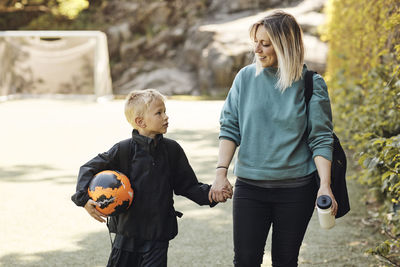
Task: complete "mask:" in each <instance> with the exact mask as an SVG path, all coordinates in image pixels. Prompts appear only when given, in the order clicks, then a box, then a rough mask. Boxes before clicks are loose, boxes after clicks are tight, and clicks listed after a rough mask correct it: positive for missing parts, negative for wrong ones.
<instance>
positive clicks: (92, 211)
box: [84, 199, 107, 223]
mask: <svg viewBox="0 0 400 267" xmlns="http://www.w3.org/2000/svg"><path fill="white" fill-rule="evenodd" d="M96 206H100V204H99V203H97V202H95V201H93V200H92V199H89V200H88V202H86V204H85V207H84V208H85V210H86V211H87V212H88V213H89V215H90V216H92V217H93V218H94V219H95V220H97V221H99V222H102V223H104V222H106V220H104V218H106V217H107V216H106V215H104V214H103V213H101V212H100V211H98V210H96Z"/></svg>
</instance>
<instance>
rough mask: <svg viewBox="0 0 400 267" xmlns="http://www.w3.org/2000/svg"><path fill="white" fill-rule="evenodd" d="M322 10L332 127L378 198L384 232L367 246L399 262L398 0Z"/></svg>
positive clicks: (347, 1)
mask: <svg viewBox="0 0 400 267" xmlns="http://www.w3.org/2000/svg"><path fill="white" fill-rule="evenodd" d="M326 14H327V18H328V19H327V24H326V25H325V26H324V27H323V29H322V36H323V40H326V41H328V42H329V55H328V67H327V74H326V76H327V82H328V86H329V88H330V94H331V99H332V105H333V112H334V123H335V129H336V131H337V132H339V135H340V136H341V137H342V139H343V141H344V143H345V146H346V147H347V149H349V150H351V151H352V152H354V155H355V157H356V158H355V160H356V161H357V162H358V163H359V165H361V166H362V167H363V168H362V169H361V171H360V172H358V173H357V177H356V178H357V179H358V181H359V182H360V183H363V184H366V185H368V187H369V188H370V192H375V194H376V195H375V196H376V197H377V198H378V199H379V200H380V202H379V206H380V209H379V211H380V213H379V214H380V215H379V219H380V221H381V223H382V225H381V226H382V232H383V233H385V234H386V235H387V236H388V240H387V241H385V242H383V243H381V244H379V245H378V246H377V247H375V248H371V249H370V250H369V252H370V253H371V254H375V255H379V256H381V257H382V258H383V259H384V260H385V261H386V262H387V263H390V264H393V265H400V256H399V255H400V254H399V249H400V241H399V238H400V202H399V199H400V79H399V76H400V1H398V0H374V1H371V0H329V2H328V5H327V8H326ZM397 207H398V211H397V212H396V209H397Z"/></svg>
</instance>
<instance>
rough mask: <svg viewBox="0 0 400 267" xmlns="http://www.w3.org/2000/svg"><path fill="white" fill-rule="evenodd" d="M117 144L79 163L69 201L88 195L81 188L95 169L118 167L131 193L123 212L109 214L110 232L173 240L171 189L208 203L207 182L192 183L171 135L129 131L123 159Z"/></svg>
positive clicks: (81, 200) (80, 203)
mask: <svg viewBox="0 0 400 267" xmlns="http://www.w3.org/2000/svg"><path fill="white" fill-rule="evenodd" d="M125 143H126V142H125ZM121 144H123V141H121V142H119V143H117V144H115V145H114V146H113V147H112V148H111V149H110V150H109V151H107V152H105V153H101V154H99V155H98V156H96V157H95V158H93V159H92V160H90V161H89V162H87V163H86V164H84V165H83V166H82V167H81V168H80V170H79V175H78V182H77V187H76V193H75V194H74V195H73V196H72V197H71V199H72V201H73V202H74V203H75V204H76V205H78V206H84V205H85V204H86V202H87V201H88V200H89V196H88V192H87V188H88V186H89V183H90V180H91V179H92V178H93V176H94V175H96V174H97V173H98V172H100V171H103V170H117V171H120V172H122V173H124V174H126V175H127V176H128V177H129V179H130V182H131V185H132V188H133V191H134V197H133V202H132V205H131V206H130V208H129V209H128V211H127V212H125V213H122V214H119V215H117V216H111V217H110V225H109V228H110V231H111V232H113V233H118V234H121V235H124V236H128V237H131V238H140V239H142V240H160V241H162V240H165V241H167V240H171V239H173V238H174V237H175V236H176V235H177V233H178V227H177V220H176V213H175V209H174V207H173V203H174V201H173V193H175V194H177V195H182V196H185V197H187V198H189V199H191V200H192V201H194V202H196V203H197V204H199V205H210V202H209V200H208V193H209V191H210V185H207V184H202V183H200V182H198V180H197V178H196V175H195V174H194V172H193V170H192V168H191V166H190V165H189V162H188V160H187V158H186V155H185V152H184V151H183V149H182V148H181V146H180V145H179V144H178V143H177V142H176V141H174V140H171V139H168V138H164V137H163V136H162V135H157V136H156V138H155V139H151V138H148V137H145V136H142V135H139V133H138V132H137V131H136V130H133V132H132V139H131V142H130V155H131V156H130V158H126V159H122V158H121V157H122V154H123V153H122V152H121V151H122V149H121V146H122V145H121ZM125 160H128V161H129V162H130V164H125V166H129V170H126V167H123V166H121V165H124V163H126V162H124V161H125ZM121 162H122V163H121ZM127 172H129V173H127ZM213 205H214V204H212V205H211V206H213Z"/></svg>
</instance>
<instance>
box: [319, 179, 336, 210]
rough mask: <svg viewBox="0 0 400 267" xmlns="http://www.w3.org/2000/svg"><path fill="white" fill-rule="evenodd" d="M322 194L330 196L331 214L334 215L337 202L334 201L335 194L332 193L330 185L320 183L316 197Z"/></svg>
mask: <svg viewBox="0 0 400 267" xmlns="http://www.w3.org/2000/svg"><path fill="white" fill-rule="evenodd" d="M322 195H326V196H330V198H331V199H332V215H334V216H336V213H337V210H338V204H337V202H336V199H335V196H334V195H333V193H332V189H331V187H330V185H323V184H321V186H320V187H319V190H318V194H317V198H318V197H319V196H322Z"/></svg>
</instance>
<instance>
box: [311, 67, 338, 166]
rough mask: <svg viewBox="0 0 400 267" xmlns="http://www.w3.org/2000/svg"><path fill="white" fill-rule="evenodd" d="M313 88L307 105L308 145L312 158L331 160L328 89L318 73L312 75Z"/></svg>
mask: <svg viewBox="0 0 400 267" xmlns="http://www.w3.org/2000/svg"><path fill="white" fill-rule="evenodd" d="M313 82H314V90H313V95H312V97H311V99H310V103H309V107H308V112H309V114H308V133H309V134H308V145H309V147H310V149H311V151H312V154H313V158H314V157H316V156H322V157H324V158H326V159H327V160H332V149H333V135H332V133H333V125H332V111H331V103H330V100H329V94H328V89H327V86H326V83H325V81H324V79H323V78H322V77H321V76H320V75H318V74H317V75H314V77H313Z"/></svg>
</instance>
